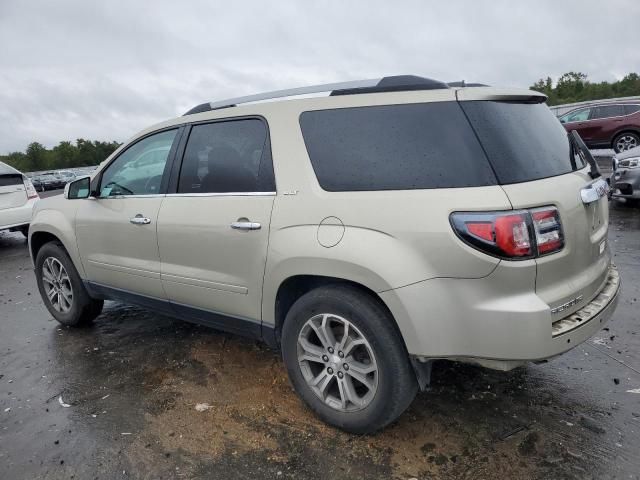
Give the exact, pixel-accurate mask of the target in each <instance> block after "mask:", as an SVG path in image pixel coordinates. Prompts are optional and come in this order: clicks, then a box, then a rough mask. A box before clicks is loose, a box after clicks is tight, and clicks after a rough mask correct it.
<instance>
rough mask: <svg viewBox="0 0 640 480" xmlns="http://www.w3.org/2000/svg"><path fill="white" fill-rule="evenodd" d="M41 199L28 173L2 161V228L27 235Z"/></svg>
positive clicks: (0, 178) (0, 201)
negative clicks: (37, 203)
mask: <svg viewBox="0 0 640 480" xmlns="http://www.w3.org/2000/svg"><path fill="white" fill-rule="evenodd" d="M39 199H40V197H38V192H36V189H35V188H34V186H33V184H32V183H31V180H29V179H28V178H27V177H26V175H23V174H22V173H21V172H19V171H18V170H16V169H15V168H13V167H10V166H9V165H7V164H5V163H2V162H0V230H13V231H20V232H22V233H23V234H24V236H25V237H26V236H27V234H28V231H29V223H30V222H31V213H32V211H33V207H34V206H35V204H36V202H37V201H38V200H39Z"/></svg>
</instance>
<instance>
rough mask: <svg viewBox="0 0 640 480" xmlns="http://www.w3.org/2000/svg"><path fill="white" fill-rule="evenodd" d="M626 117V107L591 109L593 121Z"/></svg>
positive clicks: (614, 106)
mask: <svg viewBox="0 0 640 480" xmlns="http://www.w3.org/2000/svg"><path fill="white" fill-rule="evenodd" d="M622 115H624V107H623V106H622V105H602V106H600V107H593V108H592V109H591V119H592V120H595V119H597V118H609V117H620V116H622Z"/></svg>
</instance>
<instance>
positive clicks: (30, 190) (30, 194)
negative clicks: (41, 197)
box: [23, 177, 38, 199]
mask: <svg viewBox="0 0 640 480" xmlns="http://www.w3.org/2000/svg"><path fill="white" fill-rule="evenodd" d="M23 182H24V189H25V191H26V192H27V198H28V199H32V198H38V192H37V191H36V187H34V186H33V183H31V180H29V179H28V178H27V177H24V178H23Z"/></svg>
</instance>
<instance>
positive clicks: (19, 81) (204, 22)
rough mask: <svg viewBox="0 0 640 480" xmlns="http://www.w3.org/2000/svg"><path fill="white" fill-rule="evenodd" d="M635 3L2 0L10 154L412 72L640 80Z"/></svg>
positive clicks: (0, 128) (639, 5) (0, 98)
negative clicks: (212, 107)
mask: <svg viewBox="0 0 640 480" xmlns="http://www.w3.org/2000/svg"><path fill="white" fill-rule="evenodd" d="M638 18H640V2H637V1H636V0H614V1H607V2H600V1H596V0H594V1H584V0H583V1H578V0H573V1H563V2H557V1H556V2H554V1H536V2H511V1H506V0H503V1H491V2H489V1H486V2H485V1H473V0H469V1H464V2H463V1H458V2H448V3H446V4H443V3H442V2H424V1H407V2H391V1H386V2H383V1H357V2H339V1H316V2H294V1H277V2H260V1H253V2H249V1H235V2H225V3H222V2H212V1H193V0H192V1H189V2H176V1H165V0H154V1H153V2H131V1H109V2H86V1H82V0H57V1H55V2H51V1H47V0H39V1H28V2H27V1H21V0H3V1H2V2H0V45H2V47H0V153H6V152H8V151H12V150H22V149H24V148H25V147H26V145H27V144H28V143H29V142H30V141H34V140H36V141H40V142H42V143H44V144H45V145H47V146H51V145H54V144H56V143H57V142H59V141H60V140H67V139H71V140H74V139H76V138H90V139H101V140H119V141H123V140H125V139H126V138H128V137H130V136H131V135H132V134H133V133H135V132H136V131H137V130H140V129H142V128H144V127H146V126H148V125H149V124H152V123H155V122H158V121H161V120H164V119H166V118H170V117H173V116H176V115H180V114H182V113H183V112H184V111H186V110H188V109H189V108H190V107H192V106H193V105H195V104H198V103H201V102H203V101H207V100H215V99H222V98H225V97H233V96H238V95H243V94H250V93H256V92H260V91H264V90H272V89H278V88H287V87H295V86H302V85H308V84H313V83H323V82H333V81H341V80H352V79H359V78H370V77H376V76H383V75H390V74H400V73H413V74H418V75H424V76H431V77H434V78H438V79H443V80H459V79H466V80H467V81H481V82H484V83H490V84H494V85H508V86H522V87H526V86H528V85H531V84H532V83H533V82H534V81H535V80H537V79H538V78H540V77H541V76H546V75H551V76H552V77H554V76H558V75H560V74H561V73H563V72H565V71H568V70H579V71H583V72H585V73H587V74H588V75H589V77H590V78H591V79H594V80H613V79H616V78H620V77H622V76H624V75H625V74H626V73H628V72H630V71H640V53H639V51H638V49H637V46H636V45H637V43H636V39H635V36H636V34H635V32H636V30H637V25H636V24H637V20H638Z"/></svg>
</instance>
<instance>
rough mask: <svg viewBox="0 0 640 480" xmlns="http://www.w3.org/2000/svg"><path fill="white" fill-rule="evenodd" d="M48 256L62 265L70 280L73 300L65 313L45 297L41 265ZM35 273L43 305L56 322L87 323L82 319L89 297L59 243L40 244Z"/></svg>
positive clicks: (68, 323)
mask: <svg viewBox="0 0 640 480" xmlns="http://www.w3.org/2000/svg"><path fill="white" fill-rule="evenodd" d="M49 257H53V258H55V259H56V260H58V261H59V262H60V263H61V264H62V265H63V266H64V268H65V270H66V271H67V274H68V275H69V278H70V280H71V288H72V290H73V301H72V304H71V309H70V310H69V311H68V312H66V313H63V312H58V311H57V310H56V309H55V308H53V305H52V304H51V302H50V301H49V299H48V298H47V294H46V292H45V289H44V281H43V280H42V266H43V264H44V261H45V260H46V259H47V258H49ZM35 274H36V281H37V283H38V290H39V291H40V296H41V297H42V301H43V303H44V305H45V307H47V310H49V313H50V314H51V315H53V317H54V318H55V319H56V320H57V321H58V322H60V323H61V324H63V325H67V326H79V325H81V324H84V323H87V321H86V320H85V319H84V315H83V313H84V310H85V308H86V306H87V305H88V304H89V303H90V302H91V299H90V298H89V295H88V294H87V292H86V289H85V288H84V284H83V283H82V279H81V278H80V275H78V271H77V270H76V268H75V266H74V265H73V262H72V261H71V259H70V258H69V255H68V254H67V252H66V251H65V250H64V248H63V247H62V246H61V245H60V244H58V243H54V242H50V243H47V244H45V245H43V246H42V248H41V249H40V250H39V251H38V254H37V256H36V262H35Z"/></svg>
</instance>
